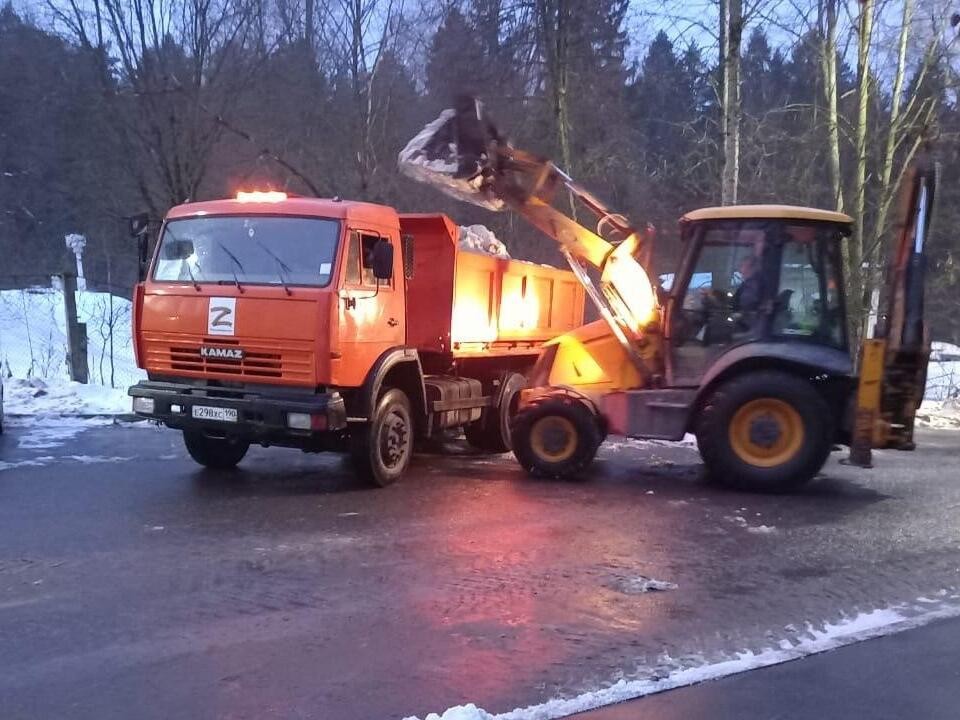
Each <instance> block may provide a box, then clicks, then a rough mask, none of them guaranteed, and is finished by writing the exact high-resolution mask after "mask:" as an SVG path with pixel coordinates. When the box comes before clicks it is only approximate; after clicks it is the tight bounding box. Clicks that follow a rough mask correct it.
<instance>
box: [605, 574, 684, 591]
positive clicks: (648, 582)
mask: <svg viewBox="0 0 960 720" xmlns="http://www.w3.org/2000/svg"><path fill="white" fill-rule="evenodd" d="M619 585H620V589H621V590H622V591H623V592H625V593H629V594H639V593H646V592H660V591H663V590H676V589H677V584H676V583H672V582H667V581H666V580H655V579H654V578H648V577H644V576H643V575H639V576H637V577H635V578H627V579H626V580H624V581H623V582H621V583H619Z"/></svg>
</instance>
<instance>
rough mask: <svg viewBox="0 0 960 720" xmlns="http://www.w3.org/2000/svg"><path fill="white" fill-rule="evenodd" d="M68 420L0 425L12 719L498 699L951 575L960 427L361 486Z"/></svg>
mask: <svg viewBox="0 0 960 720" xmlns="http://www.w3.org/2000/svg"><path fill="white" fill-rule="evenodd" d="M66 434H68V433H67V431H66V430H64V431H58V430H56V429H54V431H53V432H51V433H48V436H43V435H41V434H40V433H39V431H38V428H36V427H23V426H21V427H17V426H12V427H10V428H9V430H8V433H7V434H6V435H4V436H3V437H2V438H0V648H2V649H3V651H2V652H0V717H2V718H4V720H17V719H20V718H50V717H56V718H96V719H97V720H109V719H111V718H124V719H127V718H145V719H146V718H172V717H183V718H186V717H189V718H323V719H324V720H326V719H337V718H345V719H352V718H359V719H365V718H384V719H389V718H403V717H404V716H406V715H411V714H417V715H420V716H421V717H423V716H425V715H426V713H427V712H430V711H442V710H443V709H445V708H447V707H450V706H453V705H457V704H460V703H464V702H475V703H477V704H478V705H480V706H482V707H484V708H486V709H487V710H490V711H492V712H496V711H504V710H509V709H512V708H513V707H516V706H525V705H530V704H534V703H538V702H542V701H544V700H546V699H549V698H551V697H556V696H566V695H574V694H577V693H579V692H582V691H584V690H589V689H593V688H596V687H598V686H600V685H602V684H604V683H608V682H610V681H611V680H615V679H617V678H620V677H624V676H626V677H632V676H635V675H639V676H649V675H651V674H657V673H662V672H668V671H669V670H670V669H671V668H674V667H676V666H678V665H686V664H690V663H694V662H702V661H705V660H712V659H717V658H720V657H724V656H726V655H728V654H729V653H731V652H734V651H737V650H742V649H747V648H749V649H757V650H759V649H762V648H766V647H769V646H770V645H773V644H777V643H779V642H781V641H783V640H790V639H791V638H796V637H798V636H799V635H800V634H801V633H802V632H803V628H804V627H805V624H806V623H808V622H811V623H813V624H814V625H816V624H817V623H820V622H826V621H836V620H839V619H840V618H842V617H844V616H845V615H848V614H851V613H855V612H857V611H858V610H859V611H864V610H869V609H873V608H876V607H880V606H885V605H888V604H893V603H903V602H913V601H916V600H917V598H920V597H926V598H936V597H938V596H939V595H938V593H939V594H940V595H950V594H953V593H954V592H955V590H956V587H957V586H958V585H960V512H958V511H960V473H958V472H957V466H958V464H960V433H956V432H949V431H941V432H935V431H926V432H924V433H922V435H921V436H920V443H921V449H920V450H918V451H917V452H915V453H893V452H884V453H878V455H877V463H878V467H877V468H876V469H874V470H871V471H863V470H855V469H852V468H847V467H843V466H841V465H839V464H837V462H836V457H839V455H838V456H836V457H835V459H834V460H832V461H831V463H830V464H829V465H828V467H827V470H826V473H825V476H824V477H822V478H820V479H818V480H817V481H815V482H814V483H813V484H811V485H810V486H809V487H808V488H807V489H806V490H805V491H804V492H802V493H800V494H798V495H794V496H781V497H764V496H755V495H748V494H743V493H734V492H729V491H724V490H720V489H716V488H713V487H711V486H709V485H707V484H706V483H704V482H703V480H702V479H701V478H700V467H699V463H698V456H697V454H696V452H695V450H692V449H690V448H686V447H677V446H670V445H658V444H649V443H648V444H643V443H631V444H620V445H616V444H610V445H608V446H607V447H606V448H605V449H604V450H603V451H602V454H601V458H600V460H599V461H598V463H597V465H596V467H595V471H594V474H593V478H592V479H591V480H590V481H588V482H582V483H551V482H539V481H533V480H529V479H527V478H526V477H524V476H523V475H522V473H521V472H520V471H519V470H518V468H517V467H516V466H515V465H514V464H513V463H512V462H511V461H510V457H509V456H503V457H496V456H494V457H463V456H458V455H457V454H455V452H454V451H455V450H456V448H453V449H452V450H450V451H448V452H447V453H445V454H438V455H424V456H420V457H418V459H417V460H416V461H415V466H414V468H413V471H412V472H411V474H410V476H409V477H407V478H405V480H404V481H403V482H402V483H401V484H399V485H396V486H394V487H391V488H387V489H385V490H366V489H363V488H362V487H359V486H358V485H357V483H356V482H355V481H354V480H353V478H352V477H351V475H350V472H349V470H348V468H347V466H346V464H345V463H342V462H341V461H340V459H339V458H337V457H334V456H306V455H302V454H300V453H298V452H294V451H285V450H262V449H255V450H252V451H251V453H250V455H249V456H248V457H247V459H246V460H245V461H244V463H243V464H242V466H241V469H240V470H239V471H238V472H236V473H232V474H229V473H228V474H225V475H224V474H211V473H209V472H206V471H201V470H199V469H198V468H197V467H196V466H194V465H193V464H192V463H191V461H190V460H189V458H188V457H187V456H186V453H185V452H184V451H183V450H182V447H181V443H180V440H179V436H178V435H176V434H175V433H173V432H172V431H168V430H161V429H156V428H153V427H149V426H143V425H139V426H119V427H113V426H98V427H92V428H88V429H85V430H84V431H83V432H80V433H78V434H76V435H75V437H72V438H69V437H64V435H66ZM451 453H454V454H451ZM642 577H650V578H656V579H659V580H665V581H669V582H672V583H676V584H677V586H678V587H677V589H675V590H670V591H666V592H656V593H639V592H637V589H638V587H639V585H640V580H638V579H640V578H642ZM944 591H946V592H944Z"/></svg>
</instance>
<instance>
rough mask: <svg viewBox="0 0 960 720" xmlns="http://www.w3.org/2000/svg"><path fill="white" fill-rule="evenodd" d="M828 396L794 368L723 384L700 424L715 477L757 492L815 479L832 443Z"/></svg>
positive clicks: (699, 443) (704, 452) (705, 453)
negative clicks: (786, 371) (824, 395)
mask: <svg viewBox="0 0 960 720" xmlns="http://www.w3.org/2000/svg"><path fill="white" fill-rule="evenodd" d="M832 427H833V425H832V419H831V413H830V408H829V406H828V405H827V403H826V401H825V400H824V399H823V397H822V396H821V395H820V393H818V392H817V390H816V389H815V388H814V387H812V386H811V385H810V383H809V382H807V381H806V380H803V379H802V378H799V377H797V376H795V375H791V374H789V373H784V372H777V371H762V372H754V373H750V374H746V375H740V376H738V377H735V378H733V379H732V380H729V381H728V382H725V383H723V384H722V385H721V386H720V387H719V388H717V389H716V390H715V391H714V392H713V394H712V395H710V397H709V398H708V400H707V402H706V405H705V406H704V407H703V410H702V411H701V413H700V417H699V418H698V420H697V424H696V436H697V447H698V448H699V449H700V456H701V457H702V458H703V461H704V463H705V464H706V466H707V472H708V473H709V474H710V477H711V478H713V479H715V480H717V481H718V482H720V483H722V484H724V485H727V486H730V487H736V488H740V489H744V490H752V491H757V492H787V491H790V490H793V489H795V488H798V487H800V486H801V485H803V484H804V483H806V482H808V481H809V480H811V479H812V478H813V477H814V476H815V475H816V474H817V473H818V472H819V471H820V468H822V467H823V464H824V463H825V462H826V461H827V457H828V456H829V455H830V448H831V447H832V440H833V433H832Z"/></svg>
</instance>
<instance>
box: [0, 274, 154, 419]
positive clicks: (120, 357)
mask: <svg viewBox="0 0 960 720" xmlns="http://www.w3.org/2000/svg"><path fill="white" fill-rule="evenodd" d="M76 300H77V315H78V319H79V320H80V322H84V323H86V324H87V367H88V368H89V372H90V384H89V385H82V384H80V383H75V382H71V381H70V379H69V376H68V373H67V363H66V353H67V334H66V320H65V312H64V302H63V293H62V291H60V290H59V289H56V288H28V289H25V290H3V291H0V372H2V373H3V374H4V376H5V379H4V411H5V413H6V414H7V415H8V416H16V415H117V414H123V413H129V412H130V398H129V397H128V396H127V388H128V387H129V386H130V385H132V384H134V383H136V382H137V381H138V380H140V379H142V378H143V377H145V374H144V373H143V371H142V370H140V369H139V368H137V366H136V363H135V362H134V359H133V343H132V342H131V331H130V301H129V300H127V299H125V298H121V297H116V296H114V297H112V298H111V297H110V295H109V294H108V293H101V292H87V291H80V292H77V294H76ZM111 338H112V343H111ZM111 344H112V348H111ZM10 375H12V376H13V377H9V376H10ZM111 380H112V382H113V387H111V386H110V384H111Z"/></svg>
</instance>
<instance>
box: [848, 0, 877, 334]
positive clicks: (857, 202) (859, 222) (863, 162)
mask: <svg viewBox="0 0 960 720" xmlns="http://www.w3.org/2000/svg"><path fill="white" fill-rule="evenodd" d="M874 10H875V6H874V0H863V2H862V3H861V10H860V19H859V22H858V33H857V103H858V104H857V119H856V141H855V143H856V168H855V172H854V180H853V183H854V184H853V191H854V200H853V222H854V226H853V236H852V237H851V238H850V242H849V243H848V245H849V252H848V256H847V278H848V285H849V296H848V297H849V303H850V313H849V314H850V338H851V339H852V340H853V343H854V347H859V344H860V338H861V336H862V334H863V320H864V309H865V308H864V305H865V302H864V295H865V292H866V288H865V287H864V284H865V283H864V272H863V267H862V266H863V238H864V222H865V220H866V196H867V120H868V110H869V105H870V62H869V60H870V40H871V36H872V35H873V16H874Z"/></svg>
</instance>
